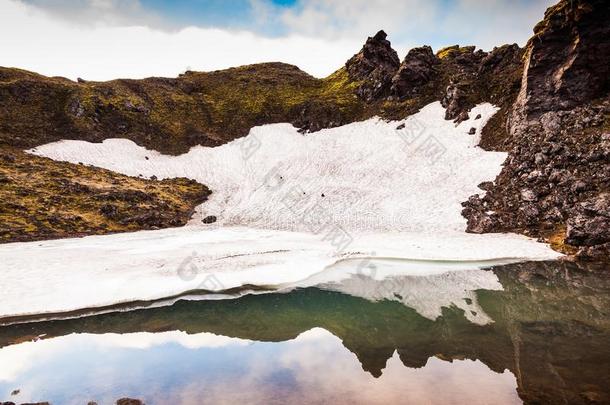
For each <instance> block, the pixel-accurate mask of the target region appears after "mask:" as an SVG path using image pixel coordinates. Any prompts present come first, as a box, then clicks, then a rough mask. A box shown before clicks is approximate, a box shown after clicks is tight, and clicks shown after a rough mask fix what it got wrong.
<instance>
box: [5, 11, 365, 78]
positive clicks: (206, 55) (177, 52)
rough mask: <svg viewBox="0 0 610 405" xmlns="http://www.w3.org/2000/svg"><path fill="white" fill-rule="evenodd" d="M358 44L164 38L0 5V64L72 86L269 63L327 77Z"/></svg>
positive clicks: (294, 38)
mask: <svg viewBox="0 0 610 405" xmlns="http://www.w3.org/2000/svg"><path fill="white" fill-rule="evenodd" d="M361 44H362V41H358V40H349V39H343V40H335V41H328V40H326V39H322V38H311V37H306V36H303V35H290V36H287V37H283V38H264V37H262V36H258V35H256V34H253V33H250V32H246V31H241V32H234V31H228V30H220V29H211V28H196V27H190V28H184V29H182V30H180V31H176V32H168V31H163V30H160V29H153V28H149V27H145V26H113V25H109V24H104V25H96V26H84V25H75V24H73V23H70V22H67V21H65V20H63V19H57V18H54V17H51V16H49V14H48V13H46V12H44V11H41V10H40V9H38V8H36V7H33V6H29V5H26V4H24V3H20V2H17V1H12V0H0V48H1V49H2V59H1V60H0V64H1V65H2V66H13V67H19V68H23V69H27V70H32V71H35V72H39V73H42V74H45V75H49V76H54V75H57V76H65V77H68V78H72V79H75V78H76V77H83V78H85V79H89V80H107V79H114V78H119V77H122V78H142V77H147V76H170V77H173V76H176V75H177V74H179V73H180V72H182V71H184V70H185V69H186V68H187V67H190V68H191V69H193V70H202V71H207V70H215V69H221V68H227V67H231V66H238V65H243V64H250V63H257V62H269V61H281V62H286V63H292V64H295V65H297V66H299V67H301V68H302V69H303V70H305V71H307V72H308V73H311V74H313V75H316V76H326V75H328V74H330V73H332V72H333V71H334V70H336V69H337V68H339V67H340V66H342V65H343V64H344V63H345V61H346V60H347V59H348V58H349V57H350V56H351V55H353V54H354V53H355V52H357V50H358V49H359V48H360V46H361Z"/></svg>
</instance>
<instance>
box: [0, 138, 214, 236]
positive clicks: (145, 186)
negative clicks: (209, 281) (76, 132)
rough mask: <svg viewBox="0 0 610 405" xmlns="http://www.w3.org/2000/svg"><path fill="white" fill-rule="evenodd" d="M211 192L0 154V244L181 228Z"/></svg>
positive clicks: (181, 182) (182, 182)
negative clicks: (173, 227)
mask: <svg viewBox="0 0 610 405" xmlns="http://www.w3.org/2000/svg"><path fill="white" fill-rule="evenodd" d="M209 194H210V191H209V190H208V189H207V187H205V186H203V185H201V184H198V183H196V182H195V181H192V180H187V179H183V178H180V179H172V180H163V181H155V180H148V179H143V178H135V177H128V176H124V175H120V174H117V173H114V172H111V171H108V170H103V169H98V168H94V167H89V166H83V165H74V164H70V163H63V162H55V161H52V160H50V159H46V158H41V157H37V156H32V155H28V154H26V153H24V152H22V151H19V150H17V149H14V148H7V147H4V148H2V149H1V150H0V242H15V241H31V240H40V239H50V238H62V237H68V236H78V235H91V234H105V233H113V232H125V231H134V230H140V229H157V228H164V227H171V226H180V225H184V224H185V223H186V221H187V220H188V219H189V217H190V216H191V214H192V212H193V209H194V207H195V206H196V205H198V204H201V203H202V202H204V201H205V200H206V199H207V197H208V195H209Z"/></svg>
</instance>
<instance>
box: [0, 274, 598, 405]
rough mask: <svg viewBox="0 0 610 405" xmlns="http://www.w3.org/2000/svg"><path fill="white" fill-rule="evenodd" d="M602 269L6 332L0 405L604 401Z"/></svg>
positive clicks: (191, 305)
mask: <svg viewBox="0 0 610 405" xmlns="http://www.w3.org/2000/svg"><path fill="white" fill-rule="evenodd" d="M608 270H609V269H607V268H604V267H603V266H601V267H600V266H598V267H592V266H583V265H575V264H571V263H560V262H547V263H524V264H513V265H507V266H502V267H497V268H494V269H490V270H485V273H483V274H482V273H481V270H477V271H473V272H467V271H466V272H461V273H460V274H459V275H457V274H450V273H447V274H445V275H442V274H441V275H438V274H437V275H433V276H421V277H417V278H414V277H412V276H410V277H394V278H392V279H391V280H384V281H375V280H373V279H367V278H366V277H364V276H359V277H356V276H354V278H352V279H349V280H343V281H342V282H341V283H336V284H333V283H327V284H324V285H320V286H317V287H311V288H304V289H297V290H293V291H290V292H283V293H271V294H262V295H248V296H244V297H241V298H236V299H230V300H215V301H179V302H177V303H175V304H174V305H172V306H169V307H161V308H152V309H140V310H134V311H128V312H115V313H108V314H101V315H94V316H87V317H82V318H77V319H65V320H55V321H46V322H29V323H21V324H13V325H5V326H2V327H0V402H1V401H13V402H16V403H22V402H31V401H49V402H50V403H52V404H86V403H87V402H88V401H96V402H97V403H98V404H111V403H114V401H116V400H117V399H119V398H122V397H132V398H139V399H141V400H143V401H144V402H145V403H146V404H206V403H214V404H219V403H220V404H223V403H227V404H233V403H241V404H246V403H257V404H258V403H260V404H272V403H289V402H291V403H366V404H371V403H373V404H374V403H414V404H466V403H468V404H490V403H493V404H515V403H523V402H525V403H559V404H560V403H566V404H568V403H569V404H572V403H596V402H597V403H608V402H610V388H609V387H610V272H609V271H608ZM456 286H457V287H456ZM485 286H487V287H486V288H482V287H485ZM460 288H461V290H460Z"/></svg>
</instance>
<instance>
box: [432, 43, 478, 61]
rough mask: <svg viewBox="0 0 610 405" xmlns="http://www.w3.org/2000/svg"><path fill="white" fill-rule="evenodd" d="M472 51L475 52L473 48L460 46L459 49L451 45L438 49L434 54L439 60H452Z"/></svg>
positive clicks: (457, 46)
mask: <svg viewBox="0 0 610 405" xmlns="http://www.w3.org/2000/svg"><path fill="white" fill-rule="evenodd" d="M474 50H475V47H474V46H462V47H460V46H459V45H452V46H447V47H445V48H442V49H440V50H439V51H438V52H437V53H436V56H438V57H439V58H440V59H445V58H453V57H456V56H458V55H461V54H463V53H471V52H474Z"/></svg>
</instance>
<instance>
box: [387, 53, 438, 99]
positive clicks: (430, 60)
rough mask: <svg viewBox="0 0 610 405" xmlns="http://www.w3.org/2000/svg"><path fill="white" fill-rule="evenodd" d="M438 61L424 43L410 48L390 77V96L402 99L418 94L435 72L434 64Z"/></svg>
mask: <svg viewBox="0 0 610 405" xmlns="http://www.w3.org/2000/svg"><path fill="white" fill-rule="evenodd" d="M439 63H440V59H439V58H438V57H437V56H436V55H435V54H434V52H433V51H432V48H431V47H429V46H427V45H425V46H422V47H418V48H413V49H411V50H410V51H409V52H408V53H407V56H405V59H404V60H403V62H402V63H401V64H400V67H399V69H398V72H397V73H396V75H395V76H394V77H393V78H392V87H391V89H390V91H391V93H392V96H395V97H397V98H398V99H401V100H402V99H405V98H408V97H413V96H417V95H419V93H420V91H421V89H422V87H423V86H425V85H426V84H428V83H429V82H430V80H431V79H432V78H433V77H434V75H435V74H436V73H437V69H436V65H438V64H439Z"/></svg>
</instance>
